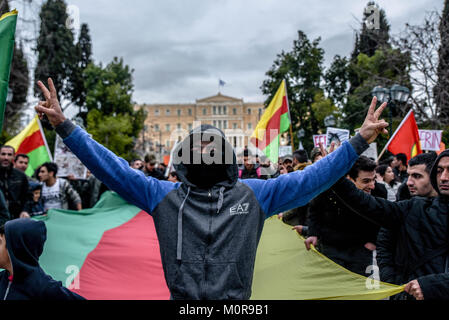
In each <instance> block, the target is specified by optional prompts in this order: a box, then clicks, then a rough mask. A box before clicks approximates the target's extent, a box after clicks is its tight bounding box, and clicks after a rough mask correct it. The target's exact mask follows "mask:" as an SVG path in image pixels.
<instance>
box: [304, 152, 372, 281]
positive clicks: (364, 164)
mask: <svg viewBox="0 0 449 320" xmlns="http://www.w3.org/2000/svg"><path fill="white" fill-rule="evenodd" d="M375 168H376V163H375V162H374V161H373V160H371V159H369V158H367V157H365V156H360V158H359V159H358V160H357V161H356V162H355V164H354V165H353V167H352V168H351V170H350V171H349V173H348V177H347V180H350V181H352V182H353V184H354V185H355V186H356V188H357V189H359V190H362V191H363V192H365V193H366V194H371V192H372V191H373V190H374V182H375V176H376V174H375V171H374V170H375ZM308 226H309V230H308V234H309V237H308V238H307V239H306V241H305V244H306V248H307V249H308V250H309V249H310V244H311V243H312V244H314V245H316V244H317V242H318V247H317V248H318V250H319V251H320V252H322V253H323V254H324V255H326V256H327V257H328V258H329V259H332V260H333V261H334V262H336V263H338V264H340V265H341V266H343V267H345V268H346V269H348V270H351V271H353V272H355V273H358V274H361V275H366V270H367V267H368V266H370V265H372V263H373V251H374V250H375V249H376V245H375V242H376V237H377V232H378V231H379V226H378V225H377V224H374V223H372V222H369V221H367V220H366V219H364V218H362V217H360V216H359V215H357V213H355V212H353V210H352V209H351V208H349V207H347V206H346V205H345V204H343V203H342V202H341V201H339V199H338V198H337V197H336V196H335V194H334V192H333V191H332V190H329V191H327V192H324V193H322V194H321V195H319V196H318V197H316V198H315V199H313V200H312V201H311V202H310V205H309V224H308Z"/></svg>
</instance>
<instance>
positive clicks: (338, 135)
mask: <svg viewBox="0 0 449 320" xmlns="http://www.w3.org/2000/svg"><path fill="white" fill-rule="evenodd" d="M326 135H327V139H326V142H327V144H326V147H329V146H330V145H331V143H332V142H335V147H337V148H338V147H339V146H340V145H341V144H342V142H343V141H346V140H349V130H347V129H340V128H331V127H329V128H327V131H326Z"/></svg>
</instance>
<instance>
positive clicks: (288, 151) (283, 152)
mask: <svg viewBox="0 0 449 320" xmlns="http://www.w3.org/2000/svg"><path fill="white" fill-rule="evenodd" d="M292 153H293V151H292V146H279V158H282V157H284V156H287V155H290V156H291V155H292Z"/></svg>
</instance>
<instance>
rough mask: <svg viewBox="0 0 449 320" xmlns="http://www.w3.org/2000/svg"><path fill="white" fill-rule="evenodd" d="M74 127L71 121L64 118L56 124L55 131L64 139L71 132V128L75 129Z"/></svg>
mask: <svg viewBox="0 0 449 320" xmlns="http://www.w3.org/2000/svg"><path fill="white" fill-rule="evenodd" d="M75 128H76V126H75V125H74V124H73V122H72V121H70V120H69V119H66V120H65V121H64V122H63V123H61V124H60V125H57V126H56V128H55V131H56V133H57V134H58V135H59V136H60V137H61V138H62V139H65V138H67V137H68V136H69V135H70V134H71V133H72V131H73V130H75Z"/></svg>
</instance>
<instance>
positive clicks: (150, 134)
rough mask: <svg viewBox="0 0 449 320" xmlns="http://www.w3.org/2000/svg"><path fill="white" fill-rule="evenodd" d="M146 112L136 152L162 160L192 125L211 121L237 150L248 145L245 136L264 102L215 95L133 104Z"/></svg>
mask: <svg viewBox="0 0 449 320" xmlns="http://www.w3.org/2000/svg"><path fill="white" fill-rule="evenodd" d="M135 108H136V109H140V108H143V109H144V110H145V111H146V112H147V117H146V120H145V124H144V130H142V132H141V134H140V135H139V138H138V141H137V143H136V151H137V152H138V153H140V154H141V155H142V156H144V155H145V154H147V153H153V154H154V155H155V156H156V159H158V160H159V161H162V160H163V159H164V156H167V155H169V154H170V151H171V149H172V147H173V145H174V144H175V143H176V141H180V140H182V139H183V138H184V137H185V136H187V135H188V133H189V131H190V130H192V128H194V127H196V126H198V125H200V124H211V125H213V126H215V127H217V128H220V129H221V130H222V131H224V133H225V134H226V137H227V139H228V141H229V142H230V143H231V145H232V146H233V147H234V148H236V149H237V151H238V152H239V149H243V148H244V147H245V146H247V145H248V144H249V138H250V137H251V134H252V133H253V131H254V129H255V128H256V126H257V123H258V122H259V120H260V118H261V116H262V114H263V111H264V108H265V107H264V105H263V103H261V102H257V103H252V102H249V103H248V102H244V101H243V99H238V98H233V97H228V96H225V95H222V94H221V93H218V94H217V95H214V96H211V97H207V98H203V99H198V100H196V101H195V103H179V104H157V103H156V104H143V105H136V106H135Z"/></svg>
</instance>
